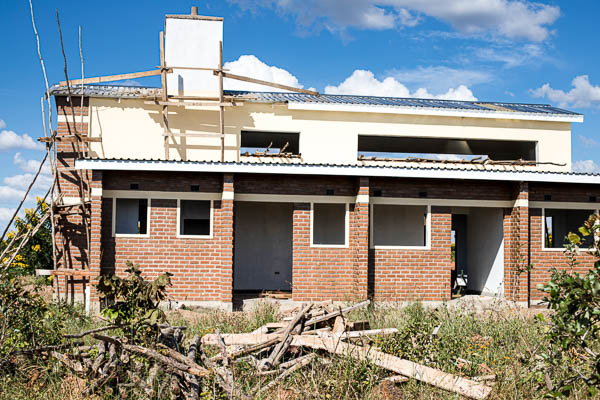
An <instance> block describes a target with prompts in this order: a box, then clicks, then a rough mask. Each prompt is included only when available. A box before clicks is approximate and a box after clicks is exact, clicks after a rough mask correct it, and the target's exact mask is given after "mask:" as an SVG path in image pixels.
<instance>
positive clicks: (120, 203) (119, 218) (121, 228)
mask: <svg viewBox="0 0 600 400" xmlns="http://www.w3.org/2000/svg"><path fill="white" fill-rule="evenodd" d="M115 233H123V234H129V235H145V234H147V233H148V199H116V216H115Z"/></svg>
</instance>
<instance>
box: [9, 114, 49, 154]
mask: <svg viewBox="0 0 600 400" xmlns="http://www.w3.org/2000/svg"><path fill="white" fill-rule="evenodd" d="M0 122H1V124H0V129H1V128H2V127H3V126H4V127H5V126H6V124H5V123H4V121H1V120H0ZM9 149H28V150H43V149H44V146H43V145H42V144H41V143H39V142H36V141H35V140H33V138H32V137H31V136H29V135H28V134H26V133H24V134H22V135H19V134H18V133H16V132H14V131H10V130H6V129H3V130H1V131H0V151H2V150H9Z"/></svg>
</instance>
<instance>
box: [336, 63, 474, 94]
mask: <svg viewBox="0 0 600 400" xmlns="http://www.w3.org/2000/svg"><path fill="white" fill-rule="evenodd" d="M325 93H327V94H355V95H365V96H390V97H419V98H435V99H445V100H470V101H475V100H477V98H476V97H475V96H473V93H472V92H471V90H470V89H469V88H468V87H466V86H464V85H459V86H457V87H456V88H450V89H448V91H447V92H446V93H441V94H437V95H435V94H431V93H429V91H428V90H427V89H425V88H419V89H417V90H416V91H415V92H413V93H411V92H410V90H409V89H408V88H407V87H406V86H405V85H404V84H402V83H400V82H399V81H397V80H396V79H395V78H393V77H387V78H385V79H383V80H381V81H380V80H378V79H377V78H375V75H373V73H372V72H371V71H365V70H359V69H357V70H355V71H354V72H353V73H352V75H350V76H349V77H348V78H346V80H344V81H343V82H342V83H340V84H339V85H337V86H333V85H330V86H326V87H325Z"/></svg>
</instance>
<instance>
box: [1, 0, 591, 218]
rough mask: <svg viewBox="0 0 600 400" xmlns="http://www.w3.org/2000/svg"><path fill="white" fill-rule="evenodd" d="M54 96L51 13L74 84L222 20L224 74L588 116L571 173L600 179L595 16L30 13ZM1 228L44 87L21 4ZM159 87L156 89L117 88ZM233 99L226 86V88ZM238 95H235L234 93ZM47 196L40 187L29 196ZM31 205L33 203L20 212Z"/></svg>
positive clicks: (278, 9) (146, 60) (75, 7)
mask: <svg viewBox="0 0 600 400" xmlns="http://www.w3.org/2000/svg"><path fill="white" fill-rule="evenodd" d="M33 5H34V11H35V17H36V23H37V28H38V31H39V34H40V38H41V50H42V54H43V56H44V59H45V62H46V69H47V72H48V78H49V80H50V82H51V83H52V82H58V81H59V80H63V78H64V75H63V74H64V72H63V66H64V65H63V61H62V54H61V52H60V44H59V40H58V30H57V25H56V16H55V9H56V8H58V10H59V13H60V17H61V25H62V29H63V36H64V42H65V47H66V52H67V58H68V64H69V74H70V77H71V78H77V77H79V76H80V59H79V48H78V26H79V25H81V27H82V30H83V53H84V59H85V75H86V76H95V75H107V74H113V73H124V72H133V71H141V70H147V69H151V68H153V67H154V66H156V65H157V64H158V59H159V56H158V33H159V31H160V30H161V29H162V27H163V23H164V20H163V18H164V14H187V13H189V12H190V8H191V6H192V5H197V6H198V7H199V13H201V14H205V15H216V16H223V17H225V25H224V58H225V61H226V62H228V65H227V67H229V68H230V69H231V70H232V71H234V72H236V73H239V74H243V75H249V76H255V77H257V78H260V79H266V80H274V81H277V82H280V83H286V84H291V85H296V86H302V87H305V88H315V89H317V90H319V91H322V92H329V93H353V94H373V95H391V96H399V97H406V96H415V97H440V98H458V99H478V100H483V101H510V102H526V103H550V104H554V105H558V106H561V107H565V108H568V109H570V110H573V111H577V112H580V113H583V114H585V122H584V123H583V124H574V125H573V141H572V142H573V149H572V156H573V160H574V161H575V164H574V165H575V167H576V168H577V169H578V170H580V171H586V172H600V167H598V165H599V164H600V157H599V156H598V153H599V150H600V133H598V128H599V127H600V115H599V112H598V111H599V106H600V70H599V68H598V67H599V66H600V53H598V51H597V45H596V41H597V40H596V38H597V29H596V28H595V26H596V19H597V15H598V13H599V12H600V3H599V2H590V1H580V0H575V1H568V2H567V1H563V2H558V1H539V2H538V1H535V2H534V1H527V0H518V1H517V0H304V1H295V0H227V1H208V2H207V1H203V2H194V1H183V0H172V1H154V0H146V1H133V0H130V1H113V0H104V1H102V2H101V3H98V2H81V1H69V0H63V1H51V0H44V1H41V0H34V2H33ZM0 26H2V27H3V31H4V35H3V40H1V41H0V54H3V55H5V58H4V62H3V63H1V64H0V77H1V78H0V162H1V163H2V170H1V171H0V224H1V223H4V222H5V221H6V220H7V219H8V218H9V216H10V211H11V209H12V208H14V207H15V206H16V204H17V203H18V201H19V197H20V195H21V194H22V192H23V190H24V188H25V187H26V185H27V184H28V174H31V173H32V171H33V170H34V169H35V167H36V162H37V161H36V160H41V159H42V157H43V151H42V150H39V149H37V148H38V147H39V146H36V144H35V143H34V142H33V141H32V140H31V138H37V137H39V136H43V131H42V122H41V111H40V96H41V95H42V93H43V91H44V84H43V80H42V74H41V70H40V64H39V61H38V58H37V51H36V46H35V37H34V35H33V30H32V27H31V17H30V11H29V3H28V1H25V0H11V1H2V2H0ZM126 83H127V84H132V85H150V86H157V85H158V84H159V82H158V80H157V79H156V78H146V79H140V80H136V81H132V82H126ZM226 84H227V85H229V87H232V88H233V86H231V85H232V83H231V82H229V83H226ZM238 87H239V86H238ZM48 185H49V177H48V174H47V173H46V174H45V176H44V177H43V179H42V181H41V182H40V185H39V186H38V187H37V188H36V193H35V194H39V193H41V192H42V191H43V189H44V186H46V187H47V186H48ZM29 205H31V202H30V203H29Z"/></svg>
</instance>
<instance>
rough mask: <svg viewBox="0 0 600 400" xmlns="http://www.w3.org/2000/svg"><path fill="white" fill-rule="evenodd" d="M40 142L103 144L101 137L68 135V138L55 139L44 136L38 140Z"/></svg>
mask: <svg viewBox="0 0 600 400" xmlns="http://www.w3.org/2000/svg"><path fill="white" fill-rule="evenodd" d="M37 140H38V142H42V143H52V142H53V141H54V142H63V143H76V142H78V141H80V140H81V141H82V142H96V143H98V142H102V138H101V137H90V136H80V137H79V138H78V137H77V136H75V135H67V136H55V137H54V139H53V138H52V137H51V136H44V137H40V138H38V139H37Z"/></svg>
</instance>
